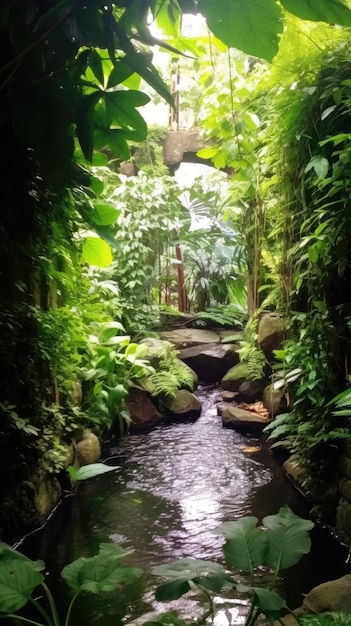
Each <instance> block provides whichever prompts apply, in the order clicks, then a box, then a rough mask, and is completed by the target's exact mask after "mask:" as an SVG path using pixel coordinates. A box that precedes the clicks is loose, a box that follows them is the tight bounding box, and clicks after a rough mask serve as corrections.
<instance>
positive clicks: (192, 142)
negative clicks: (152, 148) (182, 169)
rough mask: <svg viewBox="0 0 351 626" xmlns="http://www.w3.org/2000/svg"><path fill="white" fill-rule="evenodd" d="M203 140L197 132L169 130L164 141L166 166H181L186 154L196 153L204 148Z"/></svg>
mask: <svg viewBox="0 0 351 626" xmlns="http://www.w3.org/2000/svg"><path fill="white" fill-rule="evenodd" d="M203 147H204V145H203V140H202V139H201V137H200V134H199V132H198V131H197V130H169V131H168V132H167V135H166V137H165V139H164V141H163V158H164V162H165V165H168V166H175V165H177V166H178V165H179V163H181V162H182V161H183V160H184V159H183V157H184V153H185V152H194V153H196V152H197V151H198V150H200V148H203Z"/></svg>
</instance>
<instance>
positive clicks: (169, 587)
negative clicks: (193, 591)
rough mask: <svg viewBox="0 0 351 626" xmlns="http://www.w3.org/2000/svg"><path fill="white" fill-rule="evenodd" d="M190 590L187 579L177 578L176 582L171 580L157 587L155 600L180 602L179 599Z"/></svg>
mask: <svg viewBox="0 0 351 626" xmlns="http://www.w3.org/2000/svg"><path fill="white" fill-rule="evenodd" d="M190 588H191V587H190V585H189V583H188V580H187V578H177V579H176V580H171V581H170V582H167V583H164V584H163V585H160V586H159V587H157V589H156V591H155V598H156V600H158V601H159V602H169V601H170V600H178V598H181V596H183V595H184V594H185V593H187V592H188V591H189V590H190Z"/></svg>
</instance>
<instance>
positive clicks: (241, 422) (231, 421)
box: [217, 402, 270, 432]
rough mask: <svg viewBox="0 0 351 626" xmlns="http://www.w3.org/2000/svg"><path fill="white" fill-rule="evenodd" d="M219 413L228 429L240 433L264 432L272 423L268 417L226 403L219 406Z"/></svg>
mask: <svg viewBox="0 0 351 626" xmlns="http://www.w3.org/2000/svg"><path fill="white" fill-rule="evenodd" d="M217 412H218V413H219V415H220V416H221V417H222V424H223V426H225V427H227V428H234V429H235V430H238V431H240V432H262V430H263V428H264V427H265V426H267V424H268V423H269V422H270V420H269V419H267V417H261V416H260V415H258V414H257V413H254V412H253V411H247V410H246V409H240V408H239V407H237V406H231V405H228V404H227V403H225V402H222V403H221V402H220V403H218V404H217Z"/></svg>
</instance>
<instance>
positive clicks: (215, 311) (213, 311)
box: [195, 304, 247, 328]
mask: <svg viewBox="0 0 351 626" xmlns="http://www.w3.org/2000/svg"><path fill="white" fill-rule="evenodd" d="M246 317H247V311H246V309H245V308H243V307H241V306H238V305H234V304H227V305H223V306H221V305H217V306H212V307H209V308H207V309H205V310H204V311H200V312H199V313H197V314H196V318H195V322H196V321H198V320H199V321H202V320H203V321H204V322H205V321H210V322H211V321H212V322H215V323H216V324H218V325H219V326H228V327H230V328H233V326H242V324H243V323H244V321H245V319H246Z"/></svg>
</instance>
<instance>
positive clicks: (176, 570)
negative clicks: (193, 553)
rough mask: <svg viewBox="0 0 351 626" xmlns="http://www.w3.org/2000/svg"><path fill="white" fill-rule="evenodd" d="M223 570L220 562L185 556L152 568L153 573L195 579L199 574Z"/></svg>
mask: <svg viewBox="0 0 351 626" xmlns="http://www.w3.org/2000/svg"><path fill="white" fill-rule="evenodd" d="M223 571H224V570H223V567H222V566H221V565H219V564H218V563H212V561H204V560H202V559H192V558H190V557H185V558H183V559H179V560H178V561H172V563H166V564H164V565H157V566H156V567H153V568H152V570H151V573H152V574H156V575H157V576H167V577H170V578H184V579H186V580H193V578H196V577H197V576H207V575H212V574H218V573H219V572H223Z"/></svg>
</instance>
